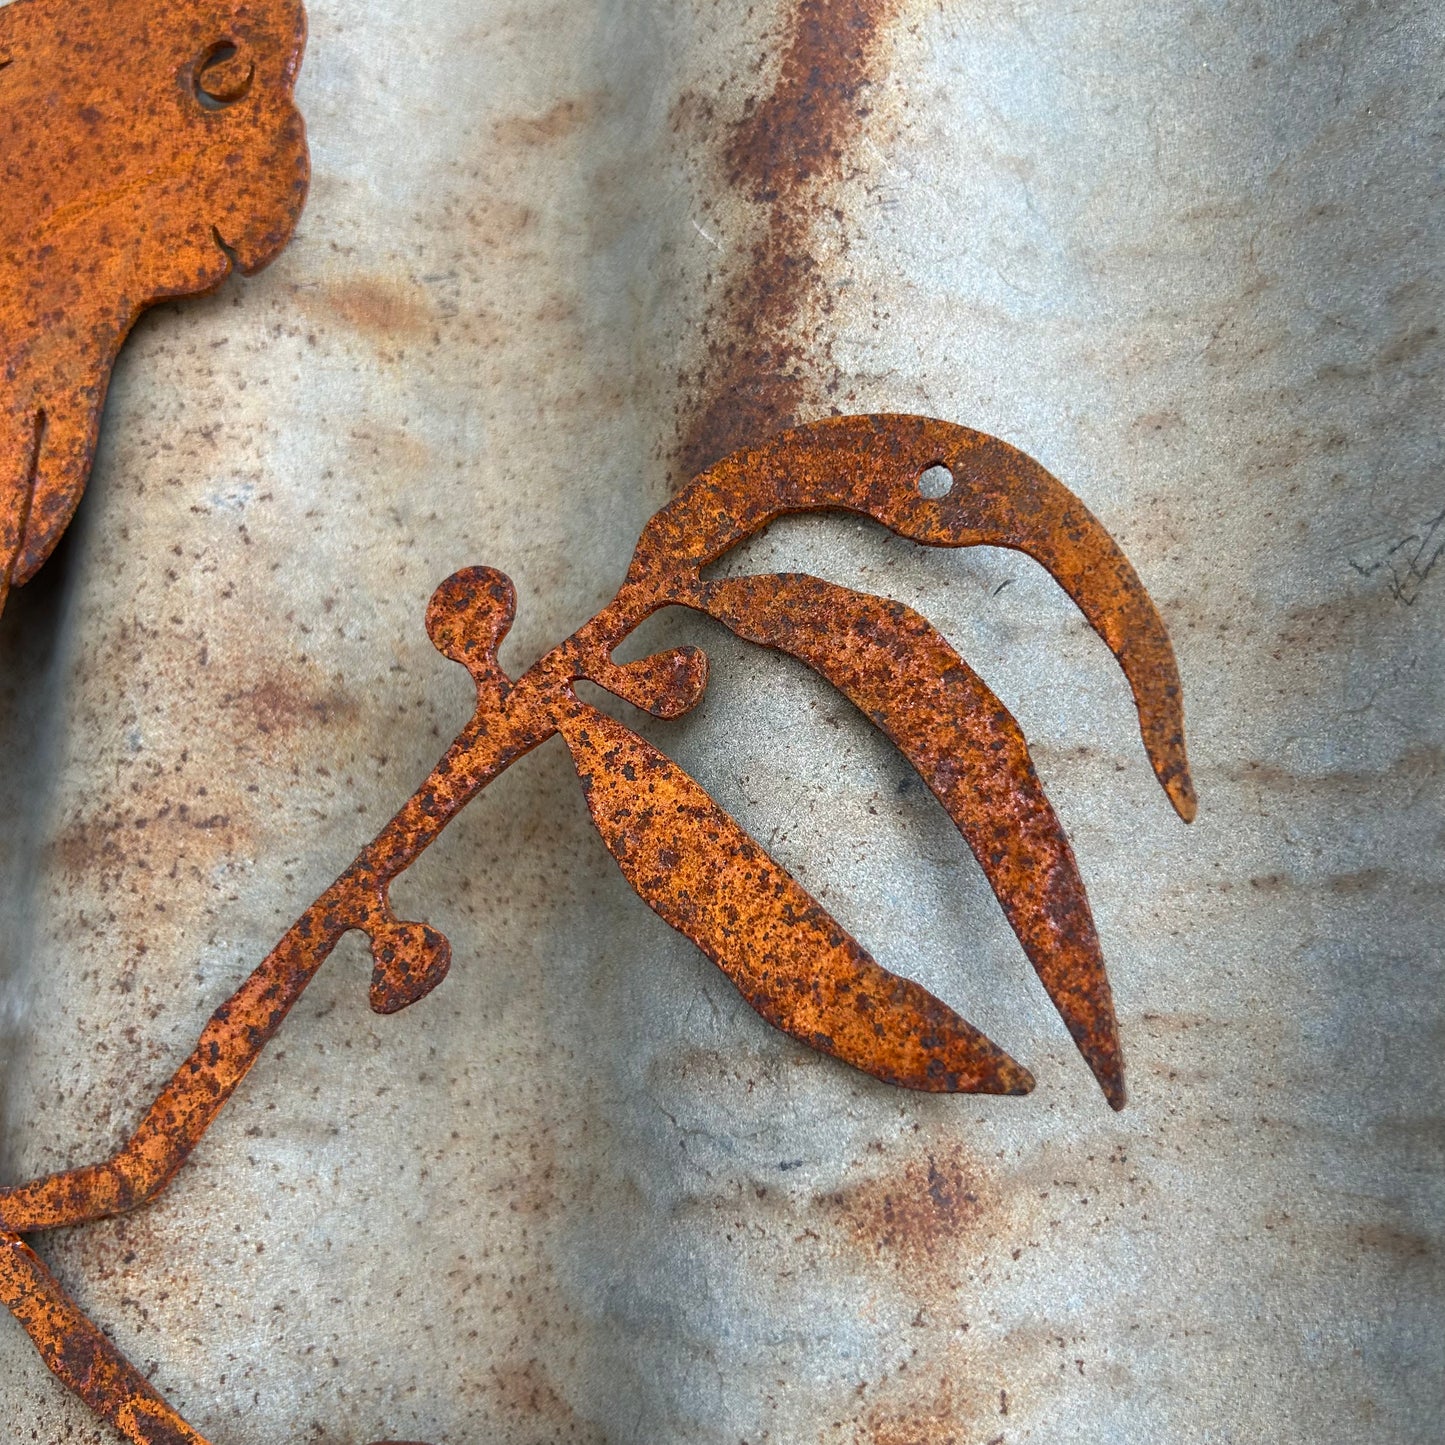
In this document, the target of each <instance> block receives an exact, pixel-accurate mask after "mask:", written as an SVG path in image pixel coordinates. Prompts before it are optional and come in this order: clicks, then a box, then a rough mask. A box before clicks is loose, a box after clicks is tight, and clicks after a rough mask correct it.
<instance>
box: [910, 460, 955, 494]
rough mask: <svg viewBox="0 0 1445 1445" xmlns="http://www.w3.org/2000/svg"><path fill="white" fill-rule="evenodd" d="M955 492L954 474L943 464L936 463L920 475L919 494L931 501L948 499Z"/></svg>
mask: <svg viewBox="0 0 1445 1445" xmlns="http://www.w3.org/2000/svg"><path fill="white" fill-rule="evenodd" d="M952 490H953V473H952V472H951V471H949V470H948V468H947V467H946V466H944V465H943V463H942V462H935V463H934V464H933V465H932V466H931V467H929V468H928V470H927V471H926V472H923V473H921V474H920V475H919V478H918V494H919V496H921V497H927V498H928V499H929V501H937V500H938V498H939V497H946V496H947V495H948V494H949V493H950V492H951V491H952Z"/></svg>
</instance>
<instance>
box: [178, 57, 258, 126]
mask: <svg viewBox="0 0 1445 1445" xmlns="http://www.w3.org/2000/svg"><path fill="white" fill-rule="evenodd" d="M255 74H256V67H255V65H254V64H253V63H251V62H249V61H248V62H245V63H236V46H235V45H234V43H233V42H231V41H229V40H218V41H217V42H216V43H215V44H214V45H212V46H210V47H209V48H208V49H207V50H205V51H204V52H203V53H202V55H201V58H200V59H199V60H198V61H197V62H196V64H195V68H194V69H193V70H192V72H191V77H192V78H191V89H192V90H193V91H194V92H195V97H196V99H197V100H198V101H199V102H200V103H201V105H202V106H203V107H204V108H205V109H206V110H224V109H225V107H226V106H228V105H234V104H235V103H236V102H237V101H238V100H240V99H241V98H242V97H243V96H244V95H245V94H246V92H247V91H249V90H250V89H251V81H252V80H253V79H254V78H255Z"/></svg>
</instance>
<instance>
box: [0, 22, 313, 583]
mask: <svg viewBox="0 0 1445 1445" xmlns="http://www.w3.org/2000/svg"><path fill="white" fill-rule="evenodd" d="M305 37H306V17H305V12H304V10H303V9H302V7H301V5H300V4H299V3H297V0H254V3H243V0H125V3H123V4H117V3H111V0H13V3H12V4H9V5H6V6H4V8H0V197H3V204H0V608H3V607H4V604H5V598H6V595H7V594H8V592H9V589H10V588H11V587H12V586H17V585H19V584H20V583H22V582H25V581H28V580H29V578H30V577H32V576H33V575H34V573H35V570H36V569H37V568H38V567H39V566H40V564H41V563H42V562H44V561H45V559H46V558H47V557H48V556H49V555H50V553H51V552H52V551H53V550H54V548H55V544H56V543H57V542H58V541H59V539H60V536H61V533H62V532H64V530H65V527H66V525H67V523H68V522H69V521H70V518H71V517H72V515H74V512H75V508H76V505H77V504H78V503H79V501H80V494H81V492H82V491H83V490H84V489H85V481H86V477H87V476H88V475H89V472H90V465H91V459H92V457H93V456H94V454H95V442H96V433H97V430H98V427H99V424H100V413H101V408H102V406H103V405H104V402H105V393H106V387H107V385H108V383H109V380H110V373H111V367H112V366H113V364H114V362H115V357H116V353H117V352H118V351H119V349H120V346H121V343H122V342H123V341H124V340H125V337H126V334H127V333H128V332H129V331H130V328H131V327H132V326H133V325H134V324H135V321H136V318H137V317H138V316H139V315H140V313H141V312H142V311H143V310H145V309H146V307H148V306H152V305H154V304H155V303H156V302H158V301H165V300H171V299H174V298H177V297H182V296H196V295H201V294H204V293H206V292H208V291H213V290H215V289H216V287H218V286H219V285H220V284H221V282H222V281H224V280H225V278H226V277H227V276H228V275H229V274H230V271H231V268H232V266H236V267H238V268H239V269H240V270H241V271H243V272H245V273H246V274H248V275H249V274H250V273H251V272H254V271H257V270H259V269H260V268H261V267H263V266H265V265H266V264H267V263H268V262H270V261H271V260H273V259H274V258H275V257H276V255H277V254H278V253H279V252H280V250H281V248H282V247H283V246H284V245H285V244H286V242H287V240H289V239H290V236H291V233H292V231H293V230H294V229H295V226H296V220H297V217H298V216H299V215H300V212H301V207H302V204H303V203H304V201H305V198H306V188H307V183H308V180H309V175H310V165H309V160H308V157H307V151H306V132H305V127H304V125H303V123H302V120H301V116H300V113H299V112H298V111H297V110H296V107H295V105H294V104H293V102H292V87H293V85H294V83H295V79H296V72H297V69H298V68H299V66H300V63H301V51H302V47H303V45H304V43H305Z"/></svg>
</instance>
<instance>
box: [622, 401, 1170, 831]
mask: <svg viewBox="0 0 1445 1445" xmlns="http://www.w3.org/2000/svg"><path fill="white" fill-rule="evenodd" d="M939 465H941V466H944V467H947V469H948V470H949V471H950V472H951V473H952V475H953V486H952V489H951V490H950V491H949V492H948V493H947V494H946V495H944V496H941V497H936V498H932V497H925V496H923V495H922V494H921V493H920V491H919V488H918V479H919V477H920V476H921V475H922V474H923V473H924V472H925V471H927V470H929V469H930V468H931V467H934V466H939ZM830 509H839V510H843V511H850V512H859V513H862V514H863V515H865V516H868V517H872V518H873V519H874V520H875V521H877V522H880V523H882V524H883V526H885V527H887V528H888V529H889V530H890V531H893V532H896V533H898V534H899V535H900V536H903V537H908V538H911V539H912V540H913V541H915V542H922V543H924V544H925V545H927V546H930V547H971V546H977V545H980V544H984V545H988V546H992V547H1010V548H1013V549H1014V550H1015V551H1019V552H1024V553H1026V554H1027V555H1028V556H1030V557H1032V558H1033V559H1034V560H1035V561H1036V562H1039V563H1040V564H1041V565H1042V566H1044V567H1045V568H1047V569H1048V571H1049V573H1050V575H1051V576H1052V577H1053V578H1054V580H1055V581H1056V582H1058V584H1059V585H1060V586H1061V587H1062V588H1063V589H1064V590H1065V591H1066V592H1067V593H1068V594H1069V596H1070V597H1072V598H1073V600H1074V602H1075V604H1076V605H1077V606H1078V608H1079V610H1080V611H1081V612H1082V613H1083V614H1084V616H1085V617H1086V618H1087V619H1088V621H1089V623H1090V625H1091V626H1092V627H1093V628H1094V630H1095V631H1096V632H1097V633H1098V634H1099V636H1100V637H1102V638H1103V639H1104V641H1105V643H1107V644H1108V647H1109V650H1110V651H1111V652H1112V653H1113V654H1114V656H1115V657H1116V658H1117V659H1118V661H1119V665H1120V666H1121V667H1122V668H1123V670H1124V675H1125V676H1126V677H1127V678H1128V680H1129V685H1130V687H1131V688H1132V689H1133V693H1134V701H1135V703H1136V705H1137V707H1138V710H1139V726H1140V731H1141V733H1142V735H1143V739H1144V747H1145V750H1146V751H1147V752H1148V754H1149V760H1150V762H1151V763H1152V765H1153V768H1154V772H1155V775H1156V776H1157V777H1158V779H1159V782H1160V784H1161V785H1162V786H1163V788H1164V790H1165V792H1166V793H1167V794H1168V795H1169V799H1170V801H1171V802H1172V803H1173V805H1174V807H1175V809H1176V811H1177V812H1178V813H1179V815H1180V817H1182V818H1183V819H1184V820H1185V821H1186V822H1187V821H1189V820H1190V819H1192V818H1193V817H1194V814H1195V810H1196V806H1197V804H1196V799H1195V794H1194V786H1193V783H1192V782H1191V780H1190V776H1189V763H1188V759H1187V757H1186V755H1185V750H1184V711H1183V700H1182V694H1181V690H1180V684H1179V670H1178V667H1177V666H1176V664H1175V660H1174V650H1173V648H1172V647H1171V646H1170V643H1169V634H1168V633H1167V632H1166V631H1165V628H1164V623H1163V621H1162V620H1161V619H1160V617H1159V614H1158V612H1157V611H1156V610H1155V607H1154V604H1153V602H1152V601H1150V599H1149V594H1148V593H1147V592H1146V591H1145V590H1144V584H1143V583H1142V582H1140V580H1139V577H1138V575H1137V574H1136V573H1135V571H1134V569H1133V567H1131V566H1130V565H1129V560H1128V558H1127V557H1125V556H1124V554H1123V552H1122V551H1120V549H1119V547H1118V545H1117V543H1115V541H1114V539H1113V538H1112V537H1111V536H1110V535H1109V534H1108V532H1106V531H1105V530H1104V528H1103V526H1102V525H1101V523H1100V522H1099V520H1098V519H1097V518H1096V517H1095V516H1094V515H1093V514H1092V513H1091V512H1090V511H1089V510H1088V508H1087V507H1085V506H1084V504H1083V503H1082V502H1081V501H1080V500H1079V499H1078V498H1077V497H1076V496H1074V494H1073V493H1072V492H1071V491H1069V489H1068V488H1067V487H1065V486H1064V485H1063V484H1062V483H1061V482H1059V481H1058V480H1056V479H1055V478H1054V477H1053V476H1051V475H1050V474H1049V473H1048V472H1047V471H1045V470H1044V468H1043V467H1041V466H1040V465H1039V464H1038V463H1037V462H1036V461H1034V460H1033V459H1032V458H1031V457H1028V456H1026V455H1025V454H1024V453H1023V452H1021V451H1019V450H1017V449H1016V448H1015V447H1011V446H1009V445H1008V443H1007V442H1003V441H1000V440H999V439H998V438H997V437H992V436H988V435H986V434H985V433H983V432H976V431H971V430H970V429H969V428H968V427H961V426H954V425H953V424H952V423H950V422H944V421H936V420H933V419H932V418H930V417H921V416H846V417H832V418H829V419H828V420H826V421H820V422H814V423H812V424H811V425H809V426H801V427H795V428H793V429H792V430H791V431H785V432H781V433H779V434H778V435H777V436H775V437H773V438H772V439H771V440H769V441H767V442H765V443H764V444H763V445H761V446H758V447H753V448H749V449H747V450H744V451H739V452H734V453H733V454H732V455H731V456H728V457H725V458H723V460H722V461H720V462H718V463H717V464H716V465H715V466H713V467H711V468H709V469H708V470H707V471H706V472H703V473H702V474H701V475H700V476H699V477H697V478H696V479H695V480H694V481H693V482H692V483H690V484H689V485H688V487H687V488H686V489H684V490H683V491H682V492H681V493H679V494H678V496H677V497H675V498H674V499H673V501H672V502H671V503H669V504H668V506H666V507H664V508H663V509H662V511H660V512H659V513H657V515H656V516H655V517H653V519H652V520H651V521H650V522H649V523H648V524H647V527H646V528H645V529H644V531H643V534H642V538H641V540H640V541H639V542H638V546H637V552H636V554H635V555H634V558H633V564H632V572H631V574H630V575H631V576H633V577H634V578H636V579H639V580H640V579H643V578H647V577H651V576H656V575H665V574H667V573H668V572H669V571H671V570H673V569H675V568H676V566H677V564H678V563H679V562H685V563H688V564H690V565H691V566H694V567H698V568H701V567H703V566H705V565H706V564H707V563H709V562H712V561H715V560H716V559H717V558H718V557H720V556H722V555H723V553H725V552H726V551H728V550H729V549H730V548H732V547H734V546H736V545H737V544H738V543H739V542H741V541H743V540H744V539H745V538H748V537H751V536H753V535H754V534H755V533H756V532H758V531H760V530H761V529H762V528H763V527H765V526H766V525H767V524H768V523H769V522H771V521H773V520H774V519H775V518H777V517H780V516H783V515H784V514H786V513H791V512H809V511H820V510H830Z"/></svg>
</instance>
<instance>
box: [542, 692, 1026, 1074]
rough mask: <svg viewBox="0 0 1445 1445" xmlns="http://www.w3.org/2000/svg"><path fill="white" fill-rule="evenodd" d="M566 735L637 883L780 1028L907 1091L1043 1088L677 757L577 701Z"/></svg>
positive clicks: (617, 854) (564, 726)
mask: <svg viewBox="0 0 1445 1445" xmlns="http://www.w3.org/2000/svg"><path fill="white" fill-rule="evenodd" d="M559 731H560V732H561V733H562V736H563V737H564V738H565V739H566V742H567V746H568V747H569V748H570V749H571V752H572V760H573V763H574V765H575V766H576V769H577V776H578V777H579V778H580V779H581V781H582V787H583V791H584V792H585V793H586V795H587V807H588V809H589V810H590V812H591V814H592V821H593V822H594V823H595V824H596V825H597V831H598V832H599V833H600V834H601V835H602V840H603V842H604V843H606V845H607V847H608V849H609V851H610V852H611V853H612V856H613V857H614V858H615V859H616V860H617V864H618V866H619V867H620V868H621V869H622V872H623V874H624V875H625V877H626V878H627V881H628V882H629V883H631V884H632V886H633V887H634V888H635V889H636V890H637V892H638V894H639V895H640V896H641V897H642V899H643V900H644V901H645V902H646V903H647V904H648V905H649V906H650V907H651V908H652V909H653V910H654V911H655V912H656V913H657V914H659V915H660V916H661V917H662V918H663V919H665V920H666V921H667V922H668V923H670V924H671V925H672V926H673V927H674V928H675V929H677V930H678V932H680V933H682V934H684V935H686V937H688V938H690V939H691V940H692V941H693V942H694V943H695V944H697V946H698V947H699V948H700V949H702V951H703V952H704V953H706V954H707V956H708V957H709V958H711V959H712V960H713V962H714V963H716V964H717V965H718V967H719V968H721V969H722V971H723V972H724V973H726V974H727V976H728V977H729V978H730V979H732V981H733V982H734V983H735V984H736V985H737V987H738V990H739V992H740V993H741V994H742V996H743V997H744V998H745V999H746V1000H747V1001H748V1003H749V1004H751V1005H752V1007H753V1008H754V1009H756V1010H757V1011H758V1013H760V1014H761V1015H762V1016H763V1018H765V1019H766V1020H767V1021H768V1022H769V1023H770V1024H772V1025H773V1026H774V1027H775V1028H779V1029H781V1030H782V1031H783V1032H784V1033H788V1034H791V1035H792V1036H793V1037H794V1038H796V1039H799V1040H801V1041H802V1042H803V1043H805V1044H807V1045H809V1047H811V1048H815V1049H818V1050H820V1051H822V1052H823V1053H827V1054H832V1055H833V1056H834V1057H835V1058H839V1059H842V1060H843V1061H844V1062H845V1063H849V1064H852V1065H853V1066H854V1067H855V1068H858V1069H862V1070H863V1071H864V1072H865V1073H868V1074H872V1075H873V1076H874V1077H875V1078H878V1079H882V1080H884V1081H885V1082H887V1083H892V1084H901V1085H902V1086H904V1087H905V1088H910V1089H923V1090H927V1091H929V1092H932V1093H988V1094H1023V1093H1027V1092H1028V1091H1029V1089H1031V1088H1032V1087H1033V1079H1032V1077H1031V1076H1030V1075H1029V1073H1028V1072H1027V1070H1025V1069H1024V1068H1022V1067H1021V1066H1020V1065H1019V1064H1017V1063H1015V1062H1014V1060H1013V1059H1011V1058H1009V1056H1008V1055H1007V1054H1005V1053H1004V1052H1003V1051H1002V1050H1001V1049H999V1048H998V1047H997V1046H996V1045H995V1044H993V1043H991V1042H990V1041H989V1040H988V1039H987V1038H985V1037H984V1036H983V1035H982V1034H981V1033H979V1031H978V1030H977V1029H975V1028H973V1027H972V1025H970V1024H968V1023H966V1022H965V1021H964V1020H963V1019H962V1018H960V1017H959V1016H958V1014H956V1013H955V1012H954V1011H953V1010H952V1009H951V1008H949V1007H948V1005H947V1004H945V1003H943V1002H941V1001H940V1000H939V999H936V998H934V997H933V995H932V994H930V993H929V992H928V991H927V990H926V989H924V988H922V987H921V986H920V985H918V984H916V983H913V982H912V981H911V980H909V979H904V978H899V977H898V976H897V975H896V974H892V973H889V972H888V970H887V969H885V968H883V967H882V966H881V965H879V964H878V963H877V962H875V961H874V959H873V958H872V957H871V956H870V955H869V954H868V953H867V951H866V950H865V949H864V948H863V947H862V946H861V945H860V944H859V943H858V942H857V941H856V940H855V939H853V938H852V937H851V936H850V935H849V934H848V933H847V931H846V930H845V929H843V928H842V927H841V925H839V924H838V923H837V922H836V921H835V920H834V919H833V918H831V917H830V916H829V915H828V913H827V912H826V911H825V910H824V909H823V908H822V906H821V905H820V904H819V903H818V902H817V901H816V900H815V899H814V898H812V897H811V896H810V895H809V894H808V893H807V892H806V891H805V890H804V889H803V888H802V887H801V886H800V885H799V884H798V883H797V882H796V881H795V880H794V879H793V878H792V877H791V876H790V875H789V874H788V873H787V872H786V871H785V870H784V869H783V868H781V867H780V866H779V865H778V864H777V863H775V862H774V861H773V859H771V858H770V857H769V856H768V855H767V854H766V853H765V852H764V851H763V849H762V848H760V847H759V846H758V844H757V843H756V842H754V841H753V839H751V838H750V837H748V835H747V834H746V833H745V832H743V830H742V829H741V828H740V827H739V826H738V825H737V823H735V822H734V821H733V820H732V819H731V818H730V817H729V816H728V815H727V814H726V813H725V812H723V810H722V809H721V808H719V807H718V805H717V804H716V803H715V802H713V800H712V799H711V798H710V797H708V795H707V794H706V793H705V792H704V791H703V790H702V788H701V787H699V786H698V784H697V783H696V782H694V781H693V779H692V778H690V777H689V776H688V775H687V773H685V772H684V771H683V770H682V769H681V768H680V767H679V766H678V765H677V764H676V763H675V762H673V761H672V760H671V759H670V758H668V757H665V756H664V755H663V754H662V753H660V752H658V751H657V749H656V748H654V747H653V746H652V745H651V744H650V743H648V742H646V741H645V740H644V739H642V738H640V737H639V736H638V735H637V734H636V733H634V732H632V731H631V729H629V728H626V727H624V726H623V725H622V724H621V723H619V722H617V721H616V720H615V719H614V718H611V717H609V716H607V714H605V713H602V712H598V711H597V710H596V709H595V708H591V707H587V706H586V705H585V704H581V703H579V704H578V705H577V708H576V710H575V711H573V712H571V713H570V714H569V715H568V716H566V717H565V718H560V719H559Z"/></svg>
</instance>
